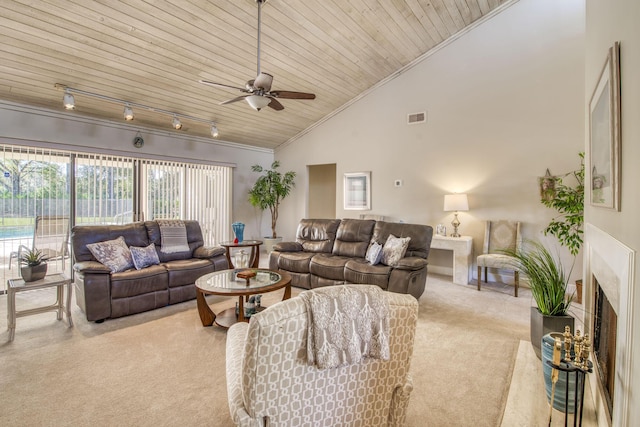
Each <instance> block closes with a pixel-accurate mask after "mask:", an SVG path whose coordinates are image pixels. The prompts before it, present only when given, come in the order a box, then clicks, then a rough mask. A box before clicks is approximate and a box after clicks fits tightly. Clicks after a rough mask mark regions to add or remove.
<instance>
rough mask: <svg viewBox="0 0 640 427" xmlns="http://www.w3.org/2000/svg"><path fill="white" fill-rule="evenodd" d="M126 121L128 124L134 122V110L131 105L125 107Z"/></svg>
mask: <svg viewBox="0 0 640 427" xmlns="http://www.w3.org/2000/svg"><path fill="white" fill-rule="evenodd" d="M124 119H125V120H126V121H128V122H130V121H131V120H133V110H132V109H131V106H130V105H129V104H126V105H125V106H124Z"/></svg>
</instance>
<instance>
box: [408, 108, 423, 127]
mask: <svg viewBox="0 0 640 427" xmlns="http://www.w3.org/2000/svg"><path fill="white" fill-rule="evenodd" d="M426 122H427V113H426V112H425V111H423V112H422V113H412V114H409V115H407V124H410V125H415V124H417V123H426Z"/></svg>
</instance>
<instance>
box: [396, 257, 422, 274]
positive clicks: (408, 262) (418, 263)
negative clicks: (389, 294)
mask: <svg viewBox="0 0 640 427" xmlns="http://www.w3.org/2000/svg"><path fill="white" fill-rule="evenodd" d="M427 264H428V262H427V260H426V259H424V258H420V257H417V256H409V257H404V258H402V259H400V261H398V265H396V267H395V268H397V269H399V270H408V271H417V270H421V269H423V268H425V267H426V266H427Z"/></svg>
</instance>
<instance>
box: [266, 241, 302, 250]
mask: <svg viewBox="0 0 640 427" xmlns="http://www.w3.org/2000/svg"><path fill="white" fill-rule="evenodd" d="M273 250H274V251H278V252H301V251H302V250H303V248H302V245H301V244H300V243H298V242H280V243H278V244H277V245H274V246H273Z"/></svg>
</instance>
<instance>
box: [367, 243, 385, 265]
mask: <svg viewBox="0 0 640 427" xmlns="http://www.w3.org/2000/svg"><path fill="white" fill-rule="evenodd" d="M365 258H366V259H367V261H369V264H371V265H376V264H378V263H380V261H382V245H381V244H380V243H378V242H373V243H372V244H371V245H370V246H369V249H367V254H366V255H365Z"/></svg>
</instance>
